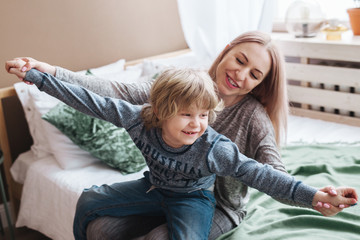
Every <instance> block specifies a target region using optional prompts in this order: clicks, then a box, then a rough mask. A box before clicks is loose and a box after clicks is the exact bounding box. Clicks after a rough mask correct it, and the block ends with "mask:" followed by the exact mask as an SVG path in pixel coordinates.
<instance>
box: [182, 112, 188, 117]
mask: <svg viewBox="0 0 360 240" xmlns="http://www.w3.org/2000/svg"><path fill="white" fill-rule="evenodd" d="M181 115H182V116H186V117H190V113H182V114H181Z"/></svg>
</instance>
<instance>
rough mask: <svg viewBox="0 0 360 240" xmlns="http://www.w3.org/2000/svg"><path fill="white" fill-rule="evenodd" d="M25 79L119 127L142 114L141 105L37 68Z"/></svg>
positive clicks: (77, 108) (79, 109)
mask: <svg viewBox="0 0 360 240" xmlns="http://www.w3.org/2000/svg"><path fill="white" fill-rule="evenodd" d="M25 80H26V81H30V82H32V83H34V84H35V85H36V86H37V87H38V88H39V90H41V91H44V92H46V93H48V94H49V95H51V96H53V97H55V98H57V99H59V100H60V101H62V102H64V103H66V104H67V105H69V106H71V107H73V108H75V109H76V110H78V111H80V112H82V113H85V114H87V115H90V116H93V117H96V118H99V119H102V120H105V121H108V122H111V123H113V124H114V125H116V126H118V127H124V128H126V129H127V128H128V127H129V126H130V125H132V124H134V122H135V121H137V120H138V119H139V116H140V111H141V107H140V106H134V105H132V104H131V103H128V102H126V101H124V100H121V99H115V98H108V97H102V96H100V95H98V94H96V93H93V92H91V91H89V90H87V89H85V88H83V87H81V86H78V85H75V84H71V83H67V82H62V81H59V80H58V79H57V78H55V77H54V76H52V75H50V74H47V73H42V72H39V71H37V70H35V69H31V70H30V71H28V72H27V73H26V76H25Z"/></svg>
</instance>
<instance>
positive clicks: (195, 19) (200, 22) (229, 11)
mask: <svg viewBox="0 0 360 240" xmlns="http://www.w3.org/2000/svg"><path fill="white" fill-rule="evenodd" d="M177 2H178V9H179V15H180V20H181V25H182V29H183V32H184V35H185V40H186V42H187V44H188V46H189V47H190V49H191V50H192V51H193V52H194V53H195V54H196V55H197V56H199V57H201V58H204V59H209V60H211V61H212V60H213V59H214V58H215V57H216V56H217V55H218V53H219V52H220V51H221V50H222V49H223V48H224V47H225V46H226V45H227V44H228V43H229V42H230V41H231V40H232V39H234V38H235V37H236V36H238V35H240V34H241V33H243V32H246V31H250V30H261V31H265V32H271V28H272V20H273V16H274V14H275V11H276V0H177Z"/></svg>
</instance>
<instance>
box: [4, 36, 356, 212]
mask: <svg viewBox="0 0 360 240" xmlns="http://www.w3.org/2000/svg"><path fill="white" fill-rule="evenodd" d="M277 42H278V45H279V46H280V48H281V49H282V50H283V53H284V54H285V56H291V57H297V58H299V59H300V60H299V62H297V63H294V62H288V63H287V73H288V79H291V80H293V81H291V82H289V91H290V94H289V97H290V101H291V102H292V105H294V106H293V107H292V108H291V112H292V114H295V115H300V116H305V117H310V118H316V119H323V120H327V121H334V122H340V123H344V124H349V125H354V126H360V104H359V103H360V78H359V76H360V70H359V69H354V68H347V67H341V68H340V67H333V66H321V65H314V64H311V59H312V58H316V59H324V58H325V59H332V60H340V61H344V60H348V61H352V62H357V63H360V56H359V55H355V54H353V53H354V52H353V50H351V49H350V48H346V46H343V45H341V44H339V45H337V47H334V46H335V45H334V46H332V47H333V48H331V49H332V51H331V52H330V51H329V46H327V45H326V44H325V45H324V44H318V43H316V42H308V43H303V42H302V43H301V42H297V41H295V40H289V39H286V38H282V37H277ZM308 48H309V50H308V51H304V49H308ZM314 48H316V51H314V50H313V49H314ZM335 48H336V49H335ZM189 51H190V50H189V49H186V50H181V51H176V52H172V53H169V54H163V55H159V56H155V57H151V58H147V59H156V58H167V57H173V56H177V55H180V54H184V53H187V52H189ZM343 53H344V54H343ZM339 54H340V55H341V54H343V55H341V56H340V55H339ZM350 56H352V57H350ZM344 57H345V59H344ZM141 61H143V60H142V59H140V60H135V61H131V62H128V63H127V65H133V64H137V63H140V62H141ZM319 82H320V83H324V82H325V83H330V84H333V85H341V86H342V85H346V86H348V87H351V89H352V88H354V89H359V91H358V92H355V93H354V92H351V91H350V92H339V91H336V89H337V88H335V89H334V90H330V89H326V90H324V89H320V88H314V87H312V85H314V83H319ZM315 106H316V107H315ZM318 106H320V108H319V107H318ZM325 107H326V108H333V109H338V110H337V111H336V113H334V112H325V111H322V109H323V108H325ZM318 109H320V110H318ZM339 109H341V110H345V111H349V112H350V115H354V116H349V115H341V114H337V112H339V111H340V110H339ZM354 113H355V114H354ZM0 142H1V149H2V151H3V154H4V172H5V176H6V182H7V186H8V190H9V197H10V202H11V205H12V211H13V213H14V215H13V216H17V213H18V211H19V206H20V199H21V191H22V185H21V184H19V183H17V182H15V181H14V180H13V179H12V177H11V174H10V167H11V165H12V163H13V162H14V161H15V159H16V158H17V157H18V156H19V154H20V153H23V152H25V151H27V150H29V149H30V146H31V145H32V143H33V141H32V138H31V135H30V133H29V128H28V126H27V122H26V119H25V115H24V111H23V109H22V106H21V104H20V101H19V99H18V97H17V95H16V92H15V90H14V88H13V87H7V88H3V89H0Z"/></svg>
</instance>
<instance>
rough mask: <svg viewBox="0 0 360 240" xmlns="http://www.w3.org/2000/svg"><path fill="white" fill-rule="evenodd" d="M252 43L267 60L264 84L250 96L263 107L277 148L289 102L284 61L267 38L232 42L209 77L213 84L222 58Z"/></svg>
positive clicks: (249, 36) (255, 35) (263, 35)
mask: <svg viewBox="0 0 360 240" xmlns="http://www.w3.org/2000/svg"><path fill="white" fill-rule="evenodd" d="M247 42H253V43H258V44H260V45H262V46H264V47H265V48H266V49H267V51H268V53H269V55H270V58H271V66H270V71H269V73H268V74H267V76H266V77H265V78H264V80H263V81H262V82H261V83H260V84H259V85H258V86H256V87H255V88H254V89H253V90H252V91H251V93H250V94H252V95H253V96H254V97H255V98H256V99H258V101H259V102H260V103H261V104H262V105H263V106H264V108H265V110H266V112H267V114H268V115H269V117H270V119H271V122H272V124H273V126H274V130H275V137H276V142H277V144H278V146H279V145H280V142H281V140H282V139H283V137H284V139H285V138H286V133H287V118H288V111H289V101H288V96H287V83H286V77H285V69H284V59H283V55H282V54H281V52H280V50H279V49H278V48H277V47H276V46H275V45H274V44H273V43H272V41H271V38H270V36H269V35H268V34H266V33H262V32H259V31H252V32H246V33H244V34H241V35H240V36H238V37H237V38H235V39H234V40H233V41H232V42H230V44H229V45H228V46H227V47H226V48H225V49H224V50H223V51H222V52H221V53H220V54H219V56H218V57H217V58H216V59H215V61H214V62H213V64H212V66H211V67H210V69H209V75H210V76H211V78H212V79H213V80H214V81H216V69H217V67H218V65H219V63H220V62H221V60H222V59H223V58H224V56H225V55H226V54H227V53H228V52H229V51H230V50H231V49H233V48H234V47H235V46H237V45H239V44H242V43H247Z"/></svg>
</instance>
